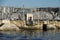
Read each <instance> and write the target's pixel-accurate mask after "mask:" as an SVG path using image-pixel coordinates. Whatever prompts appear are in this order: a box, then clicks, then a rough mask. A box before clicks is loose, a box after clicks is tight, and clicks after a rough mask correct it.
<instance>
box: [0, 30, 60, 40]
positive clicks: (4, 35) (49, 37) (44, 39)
mask: <svg viewBox="0 0 60 40" xmlns="http://www.w3.org/2000/svg"><path fill="white" fill-rule="evenodd" d="M0 40H60V30H48V31H45V32H43V31H41V30H37V31H36V30H35V31H33V30H28V31H27V30H20V31H18V32H16V31H0Z"/></svg>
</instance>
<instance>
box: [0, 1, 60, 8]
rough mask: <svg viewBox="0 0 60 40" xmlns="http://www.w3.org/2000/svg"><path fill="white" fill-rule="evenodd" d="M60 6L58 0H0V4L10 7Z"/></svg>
mask: <svg viewBox="0 0 60 40" xmlns="http://www.w3.org/2000/svg"><path fill="white" fill-rule="evenodd" d="M23 4H24V7H26V8H33V7H60V0H0V6H11V7H22V5H23Z"/></svg>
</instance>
